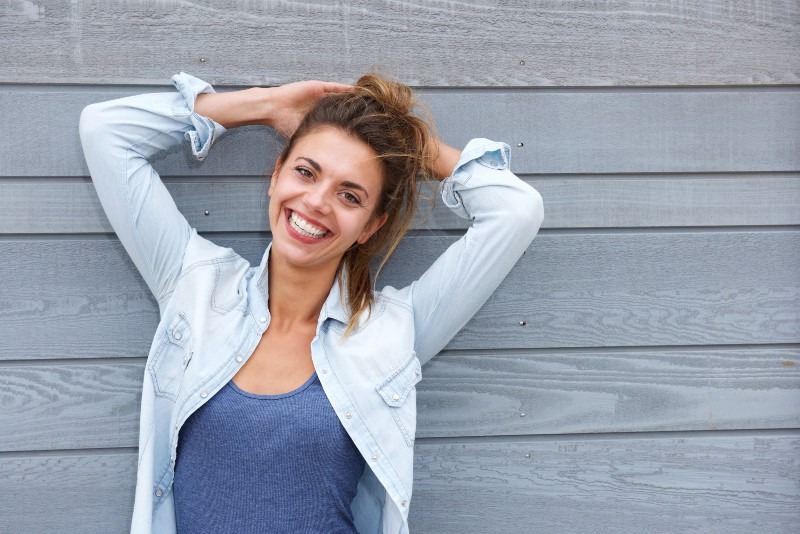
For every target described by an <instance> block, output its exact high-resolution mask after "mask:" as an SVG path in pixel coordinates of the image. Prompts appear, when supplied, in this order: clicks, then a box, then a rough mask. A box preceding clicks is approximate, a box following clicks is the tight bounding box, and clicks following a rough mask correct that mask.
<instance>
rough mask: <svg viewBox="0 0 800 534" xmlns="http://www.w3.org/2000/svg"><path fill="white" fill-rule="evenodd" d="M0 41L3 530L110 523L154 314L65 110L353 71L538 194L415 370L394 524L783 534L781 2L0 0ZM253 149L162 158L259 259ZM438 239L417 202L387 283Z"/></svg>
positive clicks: (241, 141)
mask: <svg viewBox="0 0 800 534" xmlns="http://www.w3.org/2000/svg"><path fill="white" fill-rule="evenodd" d="M0 49H2V50H5V52H3V53H2V54H0V124H1V125H2V132H0V532H4V533H5V532H9V533H16V532H59V533H64V532H67V533H71V532H75V533H88V532H98V533H111V532H124V531H126V529H127V527H128V524H129V523H128V522H129V518H130V513H131V507H132V501H133V487H134V477H135V464H136V443H137V417H138V403H139V399H140V382H141V380H142V373H143V366H144V359H145V356H146V353H147V348H148V346H149V341H150V339H151V337H152V335H153V332H154V329H155V326H156V323H157V308H156V304H155V302H154V301H153V299H152V298H151V297H150V295H149V294H148V292H147V289H146V287H145V285H144V283H143V282H142V281H141V279H140V278H139V276H138V274H137V273H136V271H135V270H134V268H133V266H132V264H131V262H130V261H129V260H128V258H127V257H126V255H125V253H124V251H123V250H122V248H121V246H120V245H119V243H118V241H117V240H116V238H115V237H114V235H113V233H111V230H110V227H109V225H108V223H107V221H106V219H105V216H104V215H103V213H102V211H101V209H100V207H99V204H98V201H97V199H96V197H95V194H94V192H93V189H92V186H91V183H90V181H89V179H88V173H87V169H86V166H85V164H84V162H83V156H82V153H81V149H80V144H79V140H78V133H77V126H78V116H79V113H80V111H81V109H82V108H83V107H84V106H85V105H86V104H88V103H91V102H96V101H100V100H105V99H110V98H113V97H117V96H121V95H128V94H134V93H139V92H145V91H153V90H158V91H161V90H168V89H169V87H168V83H169V77H170V76H171V75H172V74H173V73H175V72H178V71H180V70H183V71H186V72H189V73H191V74H194V75H196V76H199V77H201V78H204V79H206V80H207V81H210V82H212V83H214V84H216V85H217V87H219V88H223V89H224V88H226V87H236V86H242V85H253V84H279V83H283V82H288V81H292V80H298V79H303V78H308V77H317V78H322V79H333V80H339V81H346V82H351V81H353V80H354V79H355V78H356V77H357V76H358V75H359V74H361V73H362V72H364V71H365V70H367V69H370V68H380V69H381V70H383V71H384V72H387V73H393V74H394V75H396V76H397V77H398V78H400V79H401V80H403V81H405V82H407V83H410V84H413V85H415V86H417V87H419V88H420V93H421V94H423V95H424V97H425V99H426V100H427V101H428V102H429V105H430V107H431V109H432V111H433V114H434V116H435V117H436V119H437V121H438V125H439V130H440V132H441V135H442V136H443V137H444V139H445V140H446V141H448V142H450V143H452V144H455V145H459V144H462V143H464V142H465V141H467V140H468V139H469V138H471V137H473V136H484V137H490V138H495V139H500V140H504V141H506V142H507V143H509V144H510V145H511V146H512V151H513V153H512V166H513V169H514V170H515V171H516V172H517V173H518V174H520V175H521V176H522V177H523V178H524V179H525V180H527V181H529V182H530V183H531V184H533V185H534V186H535V187H536V188H537V189H538V190H539V191H540V192H541V193H542V196H543V197H544V201H545V212H546V217H545V222H544V227H543V229H542V231H541V233H540V234H539V236H538V237H537V238H536V241H535V242H534V244H533V245H532V246H531V248H530V249H529V250H528V251H527V253H526V255H525V256H524V257H523V258H522V260H521V261H520V262H519V264H518V265H517V267H516V268H515V270H514V271H513V272H512V274H511V275H510V276H509V278H508V279H507V280H506V281H505V282H504V284H503V285H502V286H501V287H500V289H499V290H498V291H497V293H496V294H495V295H494V296H493V297H492V298H491V299H490V300H489V302H487V304H486V305H485V306H484V307H483V309H482V310H481V311H480V312H479V313H478V315H477V316H476V317H475V318H474V320H472V321H471V322H470V323H469V324H468V325H467V327H466V328H465V329H464V330H463V331H462V332H461V333H460V334H459V335H458V336H457V337H456V338H455V339H454V340H453V341H452V342H451V343H450V345H449V346H448V347H447V349H446V350H445V351H444V352H443V353H442V354H441V355H440V356H438V357H437V358H436V359H434V360H433V362H432V363H431V364H430V365H429V366H427V367H426V368H425V370H424V375H425V379H424V380H423V381H422V382H421V383H420V385H419V414H420V415H419V417H420V422H419V434H418V435H419V439H418V441H417V447H416V466H415V469H416V471H415V472H416V482H415V492H414V495H415V499H414V501H413V503H412V504H413V505H412V511H411V516H412V519H411V523H412V530H413V531H415V532H432V533H451V532H452V533H480V532H503V533H506V532H509V533H529V532H556V533H561V532H622V533H640V532H670V533H671V532H721V533H726V534H728V533H736V532H742V533H750V532H770V533H779V532H797V528H798V527H797V525H798V522H800V431H798V428H800V370H798V361H800V5H799V4H798V2H797V1H796V0H785V1H780V0H764V1H759V2H753V1H747V0H711V1H666V0H654V1H649V2H648V1H634V0H611V1H607V2H566V1H555V0H542V1H536V2H523V1H517V0H506V1H500V0H498V1H490V0H470V1H465V2H446V1H442V0H416V1H411V2H389V1H378V0H353V1H349V2H337V3H333V2H330V3H329V2H323V1H317V2H274V1H267V0H252V1H248V2H244V1H232V0H226V1H222V0H201V1H197V2H179V1H177V0H153V1H148V2H135V1H124V2H123V1H119V0H118V1H116V2H99V1H89V0H73V1H66V0H39V1H37V0H10V1H6V2H2V3H0ZM276 146H277V145H276V141H275V138H274V137H273V136H272V135H271V134H270V133H269V132H267V131H265V130H260V129H243V130H239V131H235V132H233V133H231V134H229V135H228V136H226V137H225V138H223V139H222V140H221V141H220V142H219V144H218V145H217V146H216V148H215V150H214V151H213V153H212V155H211V157H209V158H208V159H207V160H206V161H205V162H204V163H203V164H199V163H198V162H196V161H193V160H191V159H190V157H189V155H188V153H187V151H186V150H178V151H174V152H173V153H170V154H168V155H166V156H165V157H163V158H161V159H159V160H158V161H157V163H156V167H157V169H158V170H159V171H160V172H162V175H163V176H164V178H165V181H166V182H168V186H169V188H170V190H171V191H172V193H173V194H174V196H175V198H176V200H177V203H178V205H179V206H180V207H181V209H182V210H183V211H184V213H185V214H186V215H187V217H188V219H189V220H190V222H191V223H192V224H194V225H196V226H197V228H198V229H199V230H200V231H201V232H204V233H205V235H206V236H208V237H210V238H211V239H213V240H215V241H217V242H219V243H221V244H224V245H228V246H233V247H235V249H236V250H238V251H239V252H240V253H241V254H243V255H244V256H245V257H247V258H249V259H250V260H251V261H255V260H257V259H258V258H260V255H261V252H262V250H263V247H264V245H265V242H266V240H267V239H268V237H269V234H268V230H269V229H268V227H267V218H266V216H265V206H266V187H265V185H264V182H263V178H262V177H263V175H264V173H265V170H266V169H268V168H269V166H270V165H271V163H272V161H273V158H274V156H275V150H276ZM205 210H208V212H209V215H207V216H206V215H204V214H203V212H204V211H205ZM463 227H464V226H463V223H462V221H461V220H459V219H457V218H456V217H454V216H452V215H450V214H449V213H446V212H445V210H443V209H441V208H439V209H437V210H436V212H435V213H434V214H433V216H432V217H430V218H429V219H428V220H427V221H426V222H420V223H418V224H417V226H416V227H415V230H414V231H413V232H412V234H411V236H409V237H408V238H407V239H406V241H405V245H404V246H403V247H402V248H401V249H400V250H399V252H398V253H397V257H396V259H395V260H394V261H393V262H392V264H391V266H390V267H389V268H388V270H387V271H386V273H385V276H384V278H383V282H384V283H391V284H402V283H406V282H409V281H411V280H412V279H413V278H414V277H415V276H417V275H418V274H419V273H420V271H421V269H422V267H423V265H425V264H426V263H427V262H429V261H431V260H432V259H433V258H434V257H435V256H436V255H437V254H438V253H439V252H440V251H441V250H443V249H444V248H445V247H446V246H447V245H448V243H450V242H452V241H453V240H454V239H456V238H457V236H458V235H459V234H460V232H461V231H462V230H463ZM420 251H422V252H421V254H422V256H423V259H424V260H425V261H420V258H419V254H420Z"/></svg>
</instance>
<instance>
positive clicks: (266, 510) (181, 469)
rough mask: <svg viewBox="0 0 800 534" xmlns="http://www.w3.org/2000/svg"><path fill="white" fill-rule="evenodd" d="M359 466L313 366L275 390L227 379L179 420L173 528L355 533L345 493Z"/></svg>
mask: <svg viewBox="0 0 800 534" xmlns="http://www.w3.org/2000/svg"><path fill="white" fill-rule="evenodd" d="M363 471H364V458H363V457H362V456H361V454H360V453H359V452H358V449H357V448H356V446H355V445H354V444H353V442H352V440H351V439H350V436H349V435H348V434H347V431H345V429H344V427H342V424H341V422H340V421H339V419H338V417H337V416H336V413H335V412H334V410H333V407H332V406H331V405H330V401H328V398H327V396H326V395H325V392H324V391H323V389H322V385H321V384H320V382H319V379H318V378H317V375H316V373H314V374H313V375H311V378H309V379H308V381H307V382H306V383H305V384H303V385H302V386H300V387H299V388H297V389H296V390H294V391H290V392H288V393H284V394H282V395H256V394H253V393H248V392H246V391H243V390H241V389H239V388H238V387H237V386H236V384H234V383H233V381H231V382H229V383H228V384H227V385H226V386H225V387H223V388H222V389H221V390H220V391H219V392H218V393H217V394H216V395H214V396H213V397H212V398H211V399H209V400H208V402H206V403H205V404H204V405H203V406H201V407H200V408H199V409H198V410H197V411H196V412H195V413H194V414H192V416H191V417H189V419H188V420H187V421H186V423H185V424H184V426H183V428H181V431H180V435H179V439H178V455H177V459H176V464H175V480H174V487H173V491H174V492H175V515H176V521H177V526H178V532H182V533H191V534H201V533H212V532H213V533H219V532H236V533H237V534H246V533H256V532H258V533H268V532H269V533H272V532H275V533H285V532H302V533H306V532H307V533H311V532H314V533H319V532H326V533H327V532H331V533H334V532H335V533H348V534H349V533H354V532H356V529H355V526H354V524H353V514H352V512H351V510H350V502H351V501H352V500H353V498H354V497H355V495H356V487H357V485H358V480H359V479H360V478H361V475H362V473H363Z"/></svg>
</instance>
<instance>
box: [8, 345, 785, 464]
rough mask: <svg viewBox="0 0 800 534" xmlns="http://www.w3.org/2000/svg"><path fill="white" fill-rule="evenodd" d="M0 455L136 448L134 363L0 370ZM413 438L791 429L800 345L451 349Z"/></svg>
mask: <svg viewBox="0 0 800 534" xmlns="http://www.w3.org/2000/svg"><path fill="white" fill-rule="evenodd" d="M0 369H1V371H0V376H2V378H0V407H2V410H0V428H3V429H4V432H3V433H2V434H0V451H25V450H48V449H49V450H55V449H80V448H104V447H135V446H136V445H137V443H138V441H137V436H138V416H139V402H140V392H141V383H142V376H143V373H144V363H143V361H142V360H137V361H127V362H126V361H124V360H122V361H119V362H113V363H109V362H107V361H106V360H102V361H99V362H98V363H93V362H88V363H87V362H85V361H83V362H81V363H73V362H70V361H65V362H63V363H61V362H58V363H56V362H42V363H35V364H34V363H26V364H17V365H14V364H11V365H4V366H3V367H2V368H0ZM423 375H424V376H423V378H424V380H423V381H422V382H421V383H420V384H419V385H418V386H417V391H418V396H417V407H418V424H417V437H418V438H432V437H447V438H453V437H465V436H502V435H516V436H520V435H554V434H578V433H599V432H646V431H667V430H669V431H685V430H736V429H755V430H757V429H762V428H797V427H798V426H800V409H798V407H800V349H783V348H770V347H761V348H753V349H713V350H708V349H706V350H685V349H684V350H674V349H673V350H652V349H651V350H646V349H633V350H628V351H581V352H572V351H570V352H563V351H547V350H542V351H534V352H505V351H502V352H501V351H491V350H488V351H466V352H463V351H450V352H445V353H444V354H441V355H440V356H438V357H437V358H435V359H434V360H433V361H432V362H431V363H430V364H429V365H427V366H426V367H425V369H424V373H423Z"/></svg>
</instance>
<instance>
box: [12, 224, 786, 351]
mask: <svg viewBox="0 0 800 534" xmlns="http://www.w3.org/2000/svg"><path fill="white" fill-rule="evenodd" d="M454 239H455V238H454V237H450V236H425V235H418V236H409V237H407V238H406V239H405V240H404V241H403V243H402V244H401V245H400V247H399V249H398V251H397V253H396V256H395V257H393V259H392V261H391V262H390V263H389V264H387V267H386V269H385V270H384V272H383V273H382V275H381V277H380V278H379V280H378V286H379V287H383V286H385V285H394V286H400V287H402V286H405V285H407V284H410V283H411V282H412V281H413V280H415V279H416V278H418V277H419V276H420V275H421V274H422V271H423V270H424V269H425V268H426V266H428V265H430V264H431V263H433V261H434V260H435V258H436V257H437V256H438V255H439V254H440V253H441V252H442V251H444V250H445V249H446V248H447V246H449V245H450V244H451V243H452V242H453V241H454ZM216 241H217V242H218V243H219V244H221V245H224V246H229V247H232V248H233V249H234V250H236V251H237V252H239V253H240V254H241V255H242V256H244V257H245V258H247V259H248V260H250V261H251V262H255V263H257V262H258V261H260V259H261V256H262V254H263V250H264V247H265V246H266V238H264V237H260V236H252V237H250V236H248V237H231V236H226V237H221V238H219V239H216ZM0 257H2V258H4V261H3V262H1V263H0V279H2V280H4V288H3V292H2V294H0V339H3V343H2V344H0V359H3V360H19V359H36V358H74V357H78V358H85V357H88V358H92V357H116V356H139V357H140V356H144V355H145V354H147V350H148V346H149V344H150V340H152V335H153V333H154V332H155V328H156V325H157V322H158V310H157V306H156V304H155V302H154V300H153V299H152V297H151V296H150V294H149V292H148V290H147V287H146V286H145V284H144V282H143V281H142V280H141V279H140V278H139V275H138V273H136V271H135V268H134V267H133V264H132V263H131V262H130V261H129V260H128V258H127V256H126V253H125V251H124V250H123V248H122V247H121V245H120V244H119V243H118V242H117V241H115V240H113V239H111V238H99V239H54V240H41V241H37V240H17V239H11V240H0ZM799 283H800V231H790V230H775V231H752V232H742V231H730V232H722V231H715V232H664V233H661V232H652V233H651V232H646V233H644V232H641V233H639V232H636V233H628V232H612V233H594V232H586V233H563V234H562V233H554V234H548V233H543V234H542V235H539V236H538V237H537V238H536V240H535V241H534V243H533V245H532V246H531V248H530V249H529V250H528V251H527V253H526V254H525V255H523V257H522V259H521V260H520V261H519V263H518V264H517V266H516V267H515V268H514V269H513V270H512V272H511V274H510V275H509V277H508V278H507V279H506V280H505V281H504V282H503V283H502V284H501V286H500V288H499V289H498V290H497V291H496V292H495V294H494V295H493V296H492V297H490V299H489V300H488V301H487V303H486V304H485V305H484V306H483V308H482V309H481V310H480V311H479V312H478V314H477V315H476V316H475V317H474V318H473V319H472V320H471V321H470V322H469V323H468V324H467V325H466V326H465V328H464V329H463V330H462V331H461V332H460V333H459V334H458V335H457V336H456V337H455V338H454V339H453V341H452V342H451V343H450V345H449V348H454V349H493V348H508V349H513V348H546V347H594V346H604V347H607V346H642V345H645V346H647V345H716V344H724V345H728V344H742V343H744V344H748V343H796V342H797V341H798V339H800V285H798V284H799ZM521 321H522V322H524V323H525V324H524V325H520V322H521ZM45 330H46V332H47V335H43V334H42V332H43V331H45ZM53 339H58V340H59V343H58V346H55V345H54V344H53V342H52V340H53Z"/></svg>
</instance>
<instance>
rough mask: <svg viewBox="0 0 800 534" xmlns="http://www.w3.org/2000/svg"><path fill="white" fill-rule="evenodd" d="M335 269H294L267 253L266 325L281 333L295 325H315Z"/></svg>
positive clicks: (331, 285) (334, 267)
mask: <svg viewBox="0 0 800 534" xmlns="http://www.w3.org/2000/svg"><path fill="white" fill-rule="evenodd" d="M336 267H337V266H333V269H331V268H325V269H313V270H312V269H298V268H297V267H294V266H291V265H288V264H286V263H284V262H283V261H281V260H280V258H275V257H274V255H273V254H270V258H269V263H268V265H267V268H268V269H269V304H268V306H269V313H270V317H271V319H270V326H272V325H275V327H276V328H278V329H281V330H283V329H284V328H285V329H291V328H292V327H293V326H295V325H301V324H302V325H308V324H314V325H316V324H317V320H318V319H319V314H320V311H321V310H322V306H323V304H325V300H326V299H327V298H328V294H329V293H330V291H331V287H333V282H334V279H335V278H336Z"/></svg>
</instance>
